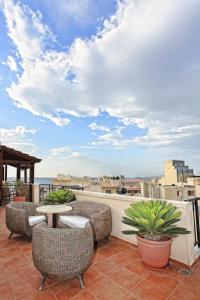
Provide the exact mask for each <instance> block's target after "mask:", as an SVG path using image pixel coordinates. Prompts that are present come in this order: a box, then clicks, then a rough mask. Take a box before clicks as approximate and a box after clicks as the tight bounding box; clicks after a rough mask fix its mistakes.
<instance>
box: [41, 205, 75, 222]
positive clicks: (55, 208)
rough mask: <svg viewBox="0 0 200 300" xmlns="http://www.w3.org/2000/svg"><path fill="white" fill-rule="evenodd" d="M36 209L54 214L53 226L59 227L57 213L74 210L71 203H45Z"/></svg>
mask: <svg viewBox="0 0 200 300" xmlns="http://www.w3.org/2000/svg"><path fill="white" fill-rule="evenodd" d="M36 210H37V211H38V212H40V213H43V214H52V216H53V224H52V225H53V226H52V227H53V228H56V227H57V214H58V213H63V212H66V211H70V210H72V207H71V206H69V205H43V206H39V207H37V208H36Z"/></svg>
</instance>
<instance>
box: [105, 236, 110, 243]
mask: <svg viewBox="0 0 200 300" xmlns="http://www.w3.org/2000/svg"><path fill="white" fill-rule="evenodd" d="M109 237H110V236H109V235H107V236H106V237H105V242H107V243H108V242H109Z"/></svg>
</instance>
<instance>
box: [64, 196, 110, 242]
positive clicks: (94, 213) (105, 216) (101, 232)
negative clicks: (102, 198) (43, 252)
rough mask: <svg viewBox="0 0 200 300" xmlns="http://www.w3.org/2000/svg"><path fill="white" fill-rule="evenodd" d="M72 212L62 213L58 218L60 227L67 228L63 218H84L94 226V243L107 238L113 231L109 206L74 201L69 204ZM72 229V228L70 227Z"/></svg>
mask: <svg viewBox="0 0 200 300" xmlns="http://www.w3.org/2000/svg"><path fill="white" fill-rule="evenodd" d="M69 205H70V206H72V211H69V212H66V213H62V214H60V216H59V217H58V226H59V227H65V226H66V224H65V223H64V222H63V221H62V220H63V218H62V216H67V215H68V216H83V217H85V218H87V219H88V221H89V222H90V224H91V226H92V231H93V237H94V241H95V242H97V241H100V240H103V239H105V238H107V237H108V236H109V235H110V233H111V231H112V215H111V209H110V207H109V206H108V205H105V204H102V203H97V202H91V201H74V202H71V203H69ZM69 227H70V226H69Z"/></svg>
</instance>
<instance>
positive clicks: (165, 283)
mask: <svg viewBox="0 0 200 300" xmlns="http://www.w3.org/2000/svg"><path fill="white" fill-rule="evenodd" d="M146 280H147V281H148V282H149V283H151V284H153V285H155V286H158V287H160V288H162V289H164V290H166V291H169V292H171V291H172V290H173V289H174V288H175V287H176V286H177V285H178V284H179V282H180V280H178V279H176V278H173V277H171V276H169V275H167V273H162V274H160V273H159V271H157V272H152V273H150V274H149V276H148V277H147V278H146Z"/></svg>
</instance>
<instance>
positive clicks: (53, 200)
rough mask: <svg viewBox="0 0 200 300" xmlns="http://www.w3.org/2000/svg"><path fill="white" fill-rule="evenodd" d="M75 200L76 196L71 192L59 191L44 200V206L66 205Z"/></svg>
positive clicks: (51, 193)
mask: <svg viewBox="0 0 200 300" xmlns="http://www.w3.org/2000/svg"><path fill="white" fill-rule="evenodd" d="M74 200H75V195H74V193H73V192H72V191H70V190H58V191H53V192H50V193H49V195H48V196H47V197H46V199H45V200H44V202H43V204H44V205H54V204H65V203H69V202H72V201H74Z"/></svg>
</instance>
